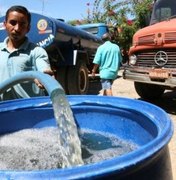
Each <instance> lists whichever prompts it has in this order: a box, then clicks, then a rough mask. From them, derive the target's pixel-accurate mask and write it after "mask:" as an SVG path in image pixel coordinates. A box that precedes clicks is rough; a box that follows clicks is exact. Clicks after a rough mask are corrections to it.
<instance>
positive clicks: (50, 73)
mask: <svg viewBox="0 0 176 180" xmlns="http://www.w3.org/2000/svg"><path fill="white" fill-rule="evenodd" d="M43 73H45V74H48V75H51V76H52V77H54V72H53V71H52V70H51V69H47V70H45V71H43ZM34 82H35V84H36V85H37V86H38V87H39V88H40V89H44V88H45V87H44V86H43V84H41V83H40V81H39V80H38V79H34Z"/></svg>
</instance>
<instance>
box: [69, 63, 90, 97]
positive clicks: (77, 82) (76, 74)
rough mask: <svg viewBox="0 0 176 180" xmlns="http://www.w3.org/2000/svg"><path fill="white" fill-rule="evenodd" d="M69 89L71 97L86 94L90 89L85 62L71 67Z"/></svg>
mask: <svg viewBox="0 0 176 180" xmlns="http://www.w3.org/2000/svg"><path fill="white" fill-rule="evenodd" d="M67 87H68V92H69V94H70V95H83V94H86V93H87V91H88V88H89V78H88V69H87V66H86V64H85V62H83V61H78V62H77V64H76V66H70V67H69V68H68V71H67Z"/></svg>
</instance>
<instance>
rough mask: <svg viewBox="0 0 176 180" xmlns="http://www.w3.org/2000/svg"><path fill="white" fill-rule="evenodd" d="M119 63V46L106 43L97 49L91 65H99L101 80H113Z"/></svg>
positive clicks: (120, 58) (120, 57)
mask: <svg viewBox="0 0 176 180" xmlns="http://www.w3.org/2000/svg"><path fill="white" fill-rule="evenodd" d="M121 61H122V56H121V53H120V48H119V46H118V45H116V44H114V43H111V42H110V41H106V42H105V43H104V44H102V45H100V46H99V47H98V49H97V52H96V54H95V57H94V60H93V63H94V64H98V65H99V72H100V78H101V79H115V78H116V77H117V73H118V70H119V67H120V62H121Z"/></svg>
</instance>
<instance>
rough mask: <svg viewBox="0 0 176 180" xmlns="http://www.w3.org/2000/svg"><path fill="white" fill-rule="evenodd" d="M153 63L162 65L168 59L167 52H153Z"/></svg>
mask: <svg viewBox="0 0 176 180" xmlns="http://www.w3.org/2000/svg"><path fill="white" fill-rule="evenodd" d="M154 60H155V63H156V64H157V65H158V66H164V65H165V64H166V63H167V61H168V56H167V53H166V52H164V51H158V52H157V53H156V54H155V58H154Z"/></svg>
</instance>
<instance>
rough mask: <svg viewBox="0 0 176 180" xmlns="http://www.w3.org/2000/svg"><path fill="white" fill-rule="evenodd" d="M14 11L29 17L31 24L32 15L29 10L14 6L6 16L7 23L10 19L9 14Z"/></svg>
mask: <svg viewBox="0 0 176 180" xmlns="http://www.w3.org/2000/svg"><path fill="white" fill-rule="evenodd" d="M12 11H16V12H19V13H22V14H24V15H26V16H27V19H28V23H29V24H30V23H31V14H30V12H29V11H28V10H27V8H25V7H24V6H12V7H10V8H9V9H8V10H7V12H6V15H5V20H6V21H7V19H8V16H9V13H10V12H12Z"/></svg>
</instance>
